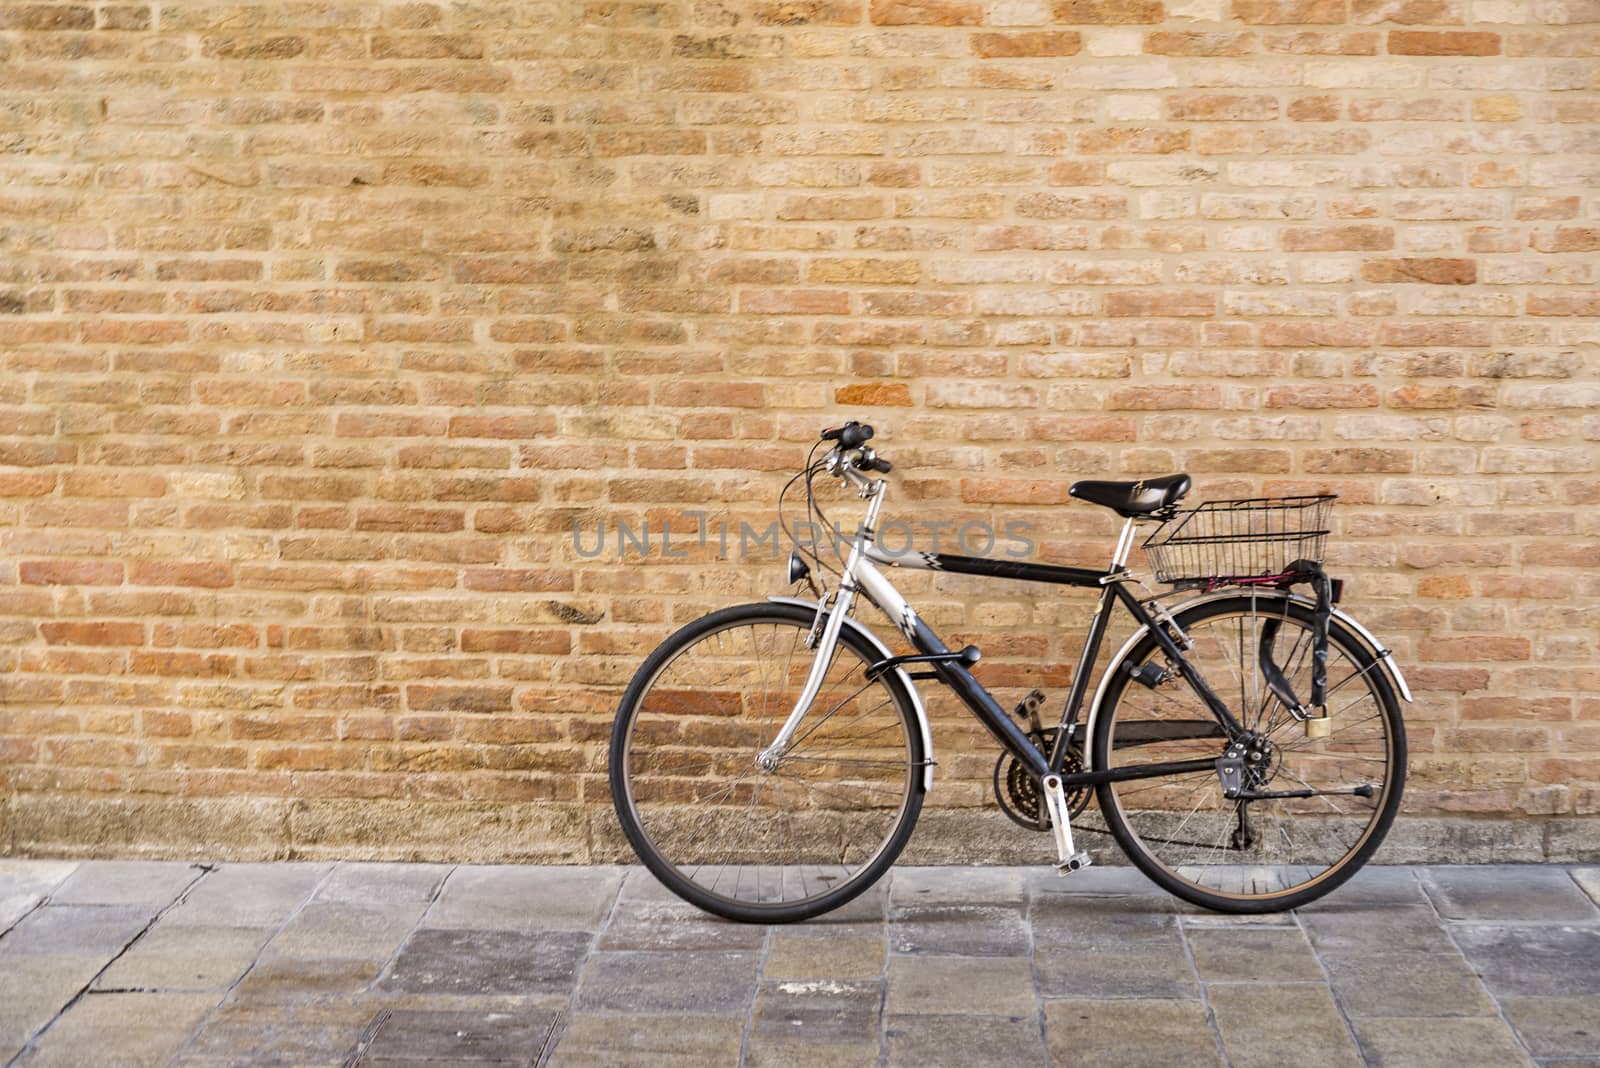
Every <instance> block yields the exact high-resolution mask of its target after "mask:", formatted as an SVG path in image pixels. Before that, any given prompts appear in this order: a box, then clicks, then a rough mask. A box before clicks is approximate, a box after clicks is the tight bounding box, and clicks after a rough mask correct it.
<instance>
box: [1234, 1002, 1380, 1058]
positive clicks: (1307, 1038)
mask: <svg viewBox="0 0 1600 1068" xmlns="http://www.w3.org/2000/svg"><path fill="white" fill-rule="evenodd" d="M1206 1000H1207V1001H1208V1002H1209V1003H1210V1005H1211V1012H1212V1014H1213V1015H1214V1016H1215V1017H1216V1021H1217V1030H1218V1031H1219V1032H1220V1033H1221V1034H1222V1045H1223V1048H1224V1049H1225V1050H1226V1051H1227V1054H1228V1062H1229V1063H1230V1064H1231V1065H1232V1066H1233V1068H1280V1066H1282V1065H1286V1064H1314V1065H1317V1066H1318V1068H1362V1061H1361V1054H1360V1051H1359V1050H1358V1049H1357V1048H1356V1044H1355V1041H1354V1039H1352V1038H1351V1037H1350V1029H1349V1027H1347V1026H1346V1025H1345V1022H1344V1019H1343V1017H1341V1016H1340V1015H1339V1010H1338V1008H1337V1007H1336V1006H1335V1005H1334V1003H1333V997H1332V996H1331V995H1330V994H1329V993H1328V989H1327V987H1325V986H1323V985H1321V984H1320V983H1223V984H1218V985H1214V986H1208V987H1207V988H1206Z"/></svg>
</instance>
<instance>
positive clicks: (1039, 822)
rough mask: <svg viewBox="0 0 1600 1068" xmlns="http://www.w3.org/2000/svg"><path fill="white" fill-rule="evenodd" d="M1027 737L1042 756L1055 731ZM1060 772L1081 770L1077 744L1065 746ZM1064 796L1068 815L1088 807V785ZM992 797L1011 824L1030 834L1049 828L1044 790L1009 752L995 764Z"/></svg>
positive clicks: (1080, 758)
mask: <svg viewBox="0 0 1600 1068" xmlns="http://www.w3.org/2000/svg"><path fill="white" fill-rule="evenodd" d="M1028 737H1029V738H1030V739H1032V741H1033V743H1034V744H1035V745H1037V746H1038V747H1039V751H1040V752H1041V753H1048V752H1050V750H1051V749H1052V748H1053V747H1054V746H1055V742H1056V729H1055V728H1054V727H1046V728H1044V729H1043V730H1040V731H1030V732H1028ZM1061 770H1062V772H1063V774H1071V773H1073V772H1077V771H1082V770H1083V749H1082V747H1081V746H1079V745H1078V744H1077V743H1076V742H1073V743H1071V744H1070V745H1068V746H1067V759H1066V762H1065V764H1064V765H1063V767H1062V769H1061ZM1066 793H1067V814H1068V816H1069V817H1071V818H1074V819H1075V818H1077V816H1078V815H1079V814H1080V813H1082V812H1083V810H1084V809H1085V808H1087V807H1088V806H1089V794H1090V790H1089V788H1088V787H1087V786H1079V787H1076V788H1075V789H1070V790H1068V791H1067V792H1066ZM994 797H995V800H996V801H997V802H999V804H1000V811H1001V812H1004V813H1005V814H1006V816H1007V817H1009V818H1010V820H1011V822H1013V823H1015V824H1017V825H1018V826H1020V827H1026V828H1027V829H1028V830H1030V831H1048V830H1049V829H1050V814H1049V811H1048V810H1047V809H1046V808H1045V804H1044V791H1043V789H1042V788H1041V787H1040V786H1039V780H1038V779H1035V778H1034V777H1033V776H1032V775H1031V774H1029V772H1028V769H1027V768H1026V767H1025V766H1024V765H1023V764H1022V762H1021V761H1019V760H1018V759H1017V758H1016V757H1014V756H1012V755H1011V754H1010V753H1001V754H1000V759H999V760H997V761H995V765H994Z"/></svg>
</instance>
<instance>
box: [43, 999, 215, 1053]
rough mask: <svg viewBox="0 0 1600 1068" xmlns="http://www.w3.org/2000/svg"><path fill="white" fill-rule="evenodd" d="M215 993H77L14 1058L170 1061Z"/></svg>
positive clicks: (210, 1004) (211, 1002)
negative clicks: (78, 996)
mask: <svg viewBox="0 0 1600 1068" xmlns="http://www.w3.org/2000/svg"><path fill="white" fill-rule="evenodd" d="M220 998H221V995H220V994H215V995H213V994H158V993H142V992H141V993H116V994H93V993H91V994H88V995H86V996H85V997H83V998H80V999H79V1000H78V1002H77V1003H76V1004H74V1005H73V1006H72V1007H71V1008H69V1009H68V1010H67V1011H66V1012H65V1013H63V1014H62V1015H61V1017H60V1018H59V1019H57V1020H55V1021H54V1022H53V1023H52V1024H51V1025H50V1029H49V1030H48V1031H46V1032H45V1033H44V1034H43V1035H41V1036H40V1037H39V1039H38V1041H36V1042H35V1043H34V1045H33V1046H32V1048H30V1049H29V1050H28V1052H27V1053H25V1054H23V1056H22V1057H21V1058H20V1059H19V1060H18V1062H17V1063H18V1064H19V1065H27V1066H29V1068H82V1066H84V1065H96V1066H98V1068H124V1066H125V1068H146V1066H149V1068H155V1066H157V1065H164V1064H166V1063H167V1062H168V1061H170V1060H171V1059H172V1057H173V1055H174V1054H176V1053H177V1052H178V1050H179V1049H181V1048H182V1047H183V1044H184V1043H185V1042H187V1041H188V1040H189V1036H190V1035H191V1034H193V1033H194V1029H195V1027H196V1026H198V1025H199V1023H200V1021H201V1020H202V1019H204V1018H205V1015H206V1013H208V1012H210V1011H211V1010H212V1009H213V1008H215V1007H216V1005H217V1002H218V1000H220Z"/></svg>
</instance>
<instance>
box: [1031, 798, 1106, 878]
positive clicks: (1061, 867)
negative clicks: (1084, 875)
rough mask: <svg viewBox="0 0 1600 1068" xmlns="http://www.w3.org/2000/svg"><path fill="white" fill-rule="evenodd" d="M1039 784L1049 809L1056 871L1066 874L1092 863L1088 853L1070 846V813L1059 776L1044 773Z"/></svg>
mask: <svg viewBox="0 0 1600 1068" xmlns="http://www.w3.org/2000/svg"><path fill="white" fill-rule="evenodd" d="M1040 785H1041V786H1042V787H1044V802H1045V805H1046V806H1047V807H1048V808H1049V809H1050V829H1051V830H1052V831H1054V832H1055V836H1056V871H1057V872H1059V873H1060V874H1062V875H1068V874H1071V873H1072V872H1075V871H1078V870H1080V869H1082V868H1087V867H1088V866H1089V865H1090V864H1092V863H1094V861H1093V860H1091V859H1090V857H1089V854H1088V853H1084V852H1080V851H1078V850H1076V849H1074V848H1072V824H1071V822H1070V820H1071V814H1070V812H1069V811H1068V809H1067V795H1066V791H1065V790H1064V789H1063V788H1062V786H1061V776H1059V775H1046V776H1045V777H1044V779H1043V781H1041V782H1040Z"/></svg>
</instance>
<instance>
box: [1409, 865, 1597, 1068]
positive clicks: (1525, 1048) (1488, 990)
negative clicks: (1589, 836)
mask: <svg viewBox="0 0 1600 1068" xmlns="http://www.w3.org/2000/svg"><path fill="white" fill-rule="evenodd" d="M1563 867H1566V865H1563ZM1424 896H1425V897H1427V898H1428V905H1429V907H1430V908H1432V909H1433V912H1434V915H1435V916H1438V918H1439V926H1440V927H1441V928H1442V929H1443V930H1444V936H1445V937H1446V938H1448V939H1450V944H1451V945H1452V946H1454V947H1455V950H1456V952H1457V953H1460V954H1461V959H1462V961H1463V962H1464V963H1465V964H1466V965H1467V967H1469V968H1471V969H1472V974H1473V975H1474V976H1475V977H1476V978H1477V980H1478V984H1479V985H1480V986H1482V987H1483V992H1484V993H1485V994H1487V995H1488V997H1489V1004H1491V1005H1493V1006H1494V1015H1495V1019H1497V1020H1499V1021H1500V1023H1501V1024H1502V1025H1503V1026H1504V1027H1505V1029H1506V1030H1507V1031H1508V1032H1509V1033H1510V1034H1511V1040H1512V1041H1513V1042H1515V1043H1516V1044H1517V1048H1518V1049H1520V1050H1521V1051H1522V1053H1523V1056H1525V1057H1527V1058H1528V1063H1529V1064H1538V1063H1539V1062H1538V1060H1537V1059H1536V1058H1535V1057H1534V1055H1533V1049H1532V1047H1530V1046H1529V1045H1528V1043H1527V1042H1525V1041H1524V1040H1523V1038H1522V1032H1520V1031H1518V1030H1517V1029H1516V1027H1514V1026H1512V1023H1511V1020H1510V1018H1509V1017H1507V1016H1506V1010H1505V1006H1503V1005H1501V1004H1500V995H1498V994H1496V993H1495V992H1494V989H1493V988H1492V987H1490V986H1489V984H1488V983H1485V982H1484V981H1483V973H1482V972H1480V971H1478V969H1477V967H1475V966H1474V965H1473V963H1472V961H1471V960H1469V959H1468V958H1467V955H1466V954H1465V953H1463V952H1462V950H1461V943H1460V942H1457V941H1456V935H1455V932H1454V931H1452V930H1451V929H1450V921H1449V920H1447V919H1445V918H1444V917H1443V916H1440V915H1439V910H1438V908H1437V907H1436V906H1434V904H1433V897H1432V895H1430V894H1427V893H1426V890H1424ZM1463 922H1471V921H1463Z"/></svg>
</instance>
